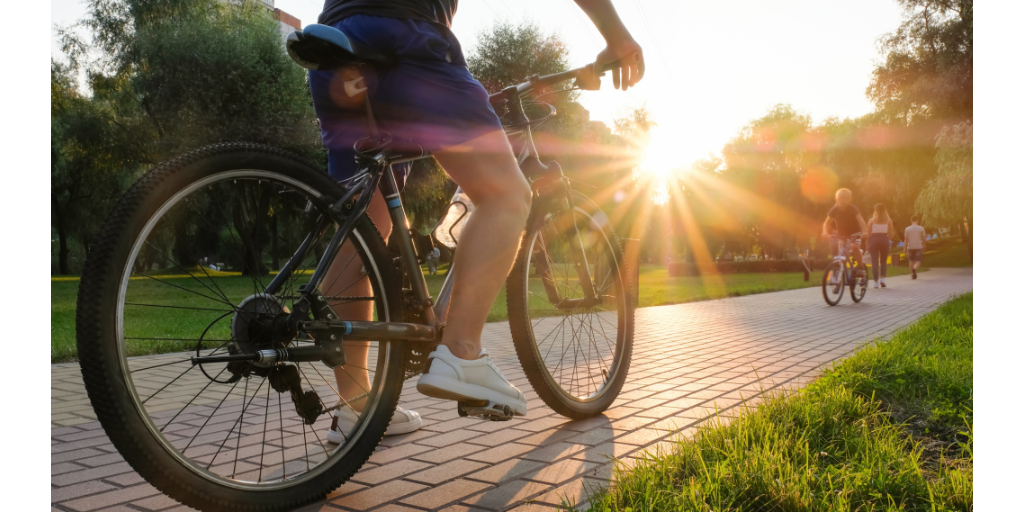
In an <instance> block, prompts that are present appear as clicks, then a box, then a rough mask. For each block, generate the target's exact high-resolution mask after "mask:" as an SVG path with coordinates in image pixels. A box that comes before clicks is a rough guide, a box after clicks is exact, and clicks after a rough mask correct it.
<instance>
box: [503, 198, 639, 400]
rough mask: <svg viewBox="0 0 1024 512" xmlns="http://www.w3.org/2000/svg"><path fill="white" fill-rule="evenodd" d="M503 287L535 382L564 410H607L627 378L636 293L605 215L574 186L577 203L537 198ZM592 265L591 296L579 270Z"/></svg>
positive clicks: (540, 392) (519, 345)
mask: <svg viewBox="0 0 1024 512" xmlns="http://www.w3.org/2000/svg"><path fill="white" fill-rule="evenodd" d="M534 204H535V208H534V212H533V213H531V216H530V220H529V221H528V223H527V229H526V236H525V238H524V239H523V242H522V245H521V246H520V250H519V255H518V257H517V259H516V263H515V265H514V266H513V268H512V272H511V273H510V274H509V277H508V283H507V286H506V296H507V302H508V315H509V324H510V326H511V329H512V340H513V342H514V343H515V347H516V354H517V355H518V356H519V361H520V363H521V364H522V366H523V370H524V371H525V372H526V376H527V378H528V379H529V381H530V384H531V385H532V386H533V389H534V390H535V391H536V392H537V394H538V395H539V396H540V397H541V399H542V400H544V403H546V404H547V405H548V406H549V407H551V408H552V409H554V410H555V411H556V412H558V413H559V414H562V415H563V416H566V417H569V418H574V419H582V418H589V417H592V416H596V415H598V414H601V413H602V412H604V411H605V410H606V409H607V408H608V407H609V406H611V404H612V402H614V401H615V398H616V397H617V396H618V394H619V391H620V390H621V389H622V385H623V383H624V382H625V379H626V373H627V372H628V370H629V363H630V357H631V354H632V350H633V297H631V296H630V295H631V292H630V290H631V287H630V279H629V275H628V273H627V272H626V270H625V268H624V260H623V254H622V248H621V245H620V244H619V239H618V237H617V236H616V235H615V232H614V230H613V229H612V227H611V224H610V223H609V222H608V217H607V216H606V215H605V214H604V213H603V212H602V211H601V210H600V208H598V206H597V205H596V204H594V202H593V201H591V200H590V199H588V198H586V197H584V196H583V195H582V194H578V193H575V192H573V193H572V208H559V207H558V204H559V201H551V202H542V201H540V200H538V201H536V202H535V203H534ZM582 267H585V268H586V269H587V270H588V271H589V275H590V279H591V281H592V283H593V288H594V290H595V292H596V294H595V299H594V300H589V301H588V300H587V299H586V297H585V293H584V289H585V286H584V284H585V283H584V282H583V281H582V280H581V272H580V269H581V268H582Z"/></svg>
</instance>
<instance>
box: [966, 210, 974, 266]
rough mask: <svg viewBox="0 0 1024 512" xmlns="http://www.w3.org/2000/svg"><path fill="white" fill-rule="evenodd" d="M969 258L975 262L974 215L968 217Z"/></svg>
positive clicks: (972, 262)
mask: <svg viewBox="0 0 1024 512" xmlns="http://www.w3.org/2000/svg"><path fill="white" fill-rule="evenodd" d="M967 259H968V261H970V262H971V265H973V264H974V217H968V218H967Z"/></svg>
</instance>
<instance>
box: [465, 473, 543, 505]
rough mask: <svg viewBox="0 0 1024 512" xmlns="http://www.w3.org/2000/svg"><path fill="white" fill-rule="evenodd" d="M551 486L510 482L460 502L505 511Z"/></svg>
mask: <svg viewBox="0 0 1024 512" xmlns="http://www.w3.org/2000/svg"><path fill="white" fill-rule="evenodd" d="M551 489H552V486H551V485H548V484H544V483H540V482H531V481H529V480H512V481H510V482H506V483H504V484H502V485H500V486H498V487H495V488H492V489H489V490H486V491H484V492H481V493H479V494H476V495H474V496H471V497H469V498H466V499H464V500H463V501H462V503H463V504H465V505H469V506H476V507H482V508H486V509H491V510H505V509H507V508H511V507H512V506H514V505H519V504H521V503H522V502H523V501H524V500H526V499H528V498H531V497H533V496H535V495H537V494H541V493H543V492H546V491H549V490H551Z"/></svg>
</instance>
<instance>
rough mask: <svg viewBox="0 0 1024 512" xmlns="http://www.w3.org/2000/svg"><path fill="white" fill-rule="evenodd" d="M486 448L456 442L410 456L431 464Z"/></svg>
mask: <svg viewBox="0 0 1024 512" xmlns="http://www.w3.org/2000/svg"><path fill="white" fill-rule="evenodd" d="M486 449H487V448H486V447H484V446H479V445H475V444H469V443H466V444H457V445H453V446H446V447H445V448H444V449H443V450H430V451H426V452H422V453H417V454H415V455H413V456H412V458H413V459H416V460H422V461H423V462H430V463H432V464H441V463H444V462H448V461H450V460H452V459H458V458H462V457H465V456H467V455H470V454H473V453H477V452H482V451H484V450H486Z"/></svg>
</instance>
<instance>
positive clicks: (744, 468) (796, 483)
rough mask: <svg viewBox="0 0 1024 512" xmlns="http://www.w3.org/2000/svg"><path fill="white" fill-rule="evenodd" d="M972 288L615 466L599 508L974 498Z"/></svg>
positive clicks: (814, 505)
mask: <svg viewBox="0 0 1024 512" xmlns="http://www.w3.org/2000/svg"><path fill="white" fill-rule="evenodd" d="M973 304H974V302H973V295H972V294H966V295H963V296H960V297H958V298H955V299H953V300H951V301H950V302H947V303H946V304H944V305H943V306H942V307H940V308H939V309H938V310H937V311H935V312H932V313H931V314H929V315H926V316H925V317H923V318H922V319H921V320H919V321H918V322H916V323H915V324H912V325H911V326H909V327H907V328H905V329H903V330H901V331H899V332H898V333H897V334H896V335H895V336H894V337H893V338H892V339H891V340H889V341H884V342H879V343H875V344H872V345H869V346H867V347H864V348H862V349H861V350H859V351H857V352H856V353H855V354H854V355H853V356H851V357H850V358H848V359H846V360H844V361H842V362H840V363H839V364H837V365H836V366H834V367H833V368H831V369H830V370H828V371H826V372H825V374H824V376H823V377H822V378H820V379H818V380H817V381H815V382H814V383H812V384H811V385H810V386H808V387H807V388H805V389H804V390H802V391H800V392H798V393H796V394H793V395H789V396H783V395H778V394H775V395H771V396H769V397H767V398H766V399H765V400H764V401H763V402H762V404H761V405H760V406H759V407H757V408H756V409H755V408H752V407H751V408H748V409H747V410H746V411H744V413H743V414H742V415H741V416H740V417H738V418H736V419H734V420H733V421H732V422H730V423H729V424H727V425H723V424H722V423H721V422H718V423H717V424H716V423H715V422H714V421H713V422H711V424H710V425H707V426H703V427H701V428H699V429H698V431H697V433H696V434H695V435H694V437H693V439H691V440H686V439H681V440H678V441H677V442H676V444H675V445H674V446H673V448H671V449H670V450H669V453H662V454H655V455H653V456H647V457H641V458H640V459H639V461H638V462H637V463H636V464H635V465H634V467H633V468H632V469H631V470H629V471H625V470H621V468H620V469H617V470H616V484H615V486H614V488H613V489H612V490H610V491H602V492H599V493H598V494H597V495H595V496H592V497H591V500H590V503H591V505H590V510H591V511H593V512H613V511H614V512H619V511H621V512H625V511H631V512H641V511H658V510H702V511H703V510H730V511H736V512H742V511H763V510H815V511H848V510H908V511H922V512H923V511H940V510H942V511H945V510H971V509H973V475H974V455H973V423H974V421H973V405H974V401H973V378H974V377H973V356H972V351H973V344H974V327H973V310H974V305H973Z"/></svg>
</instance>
